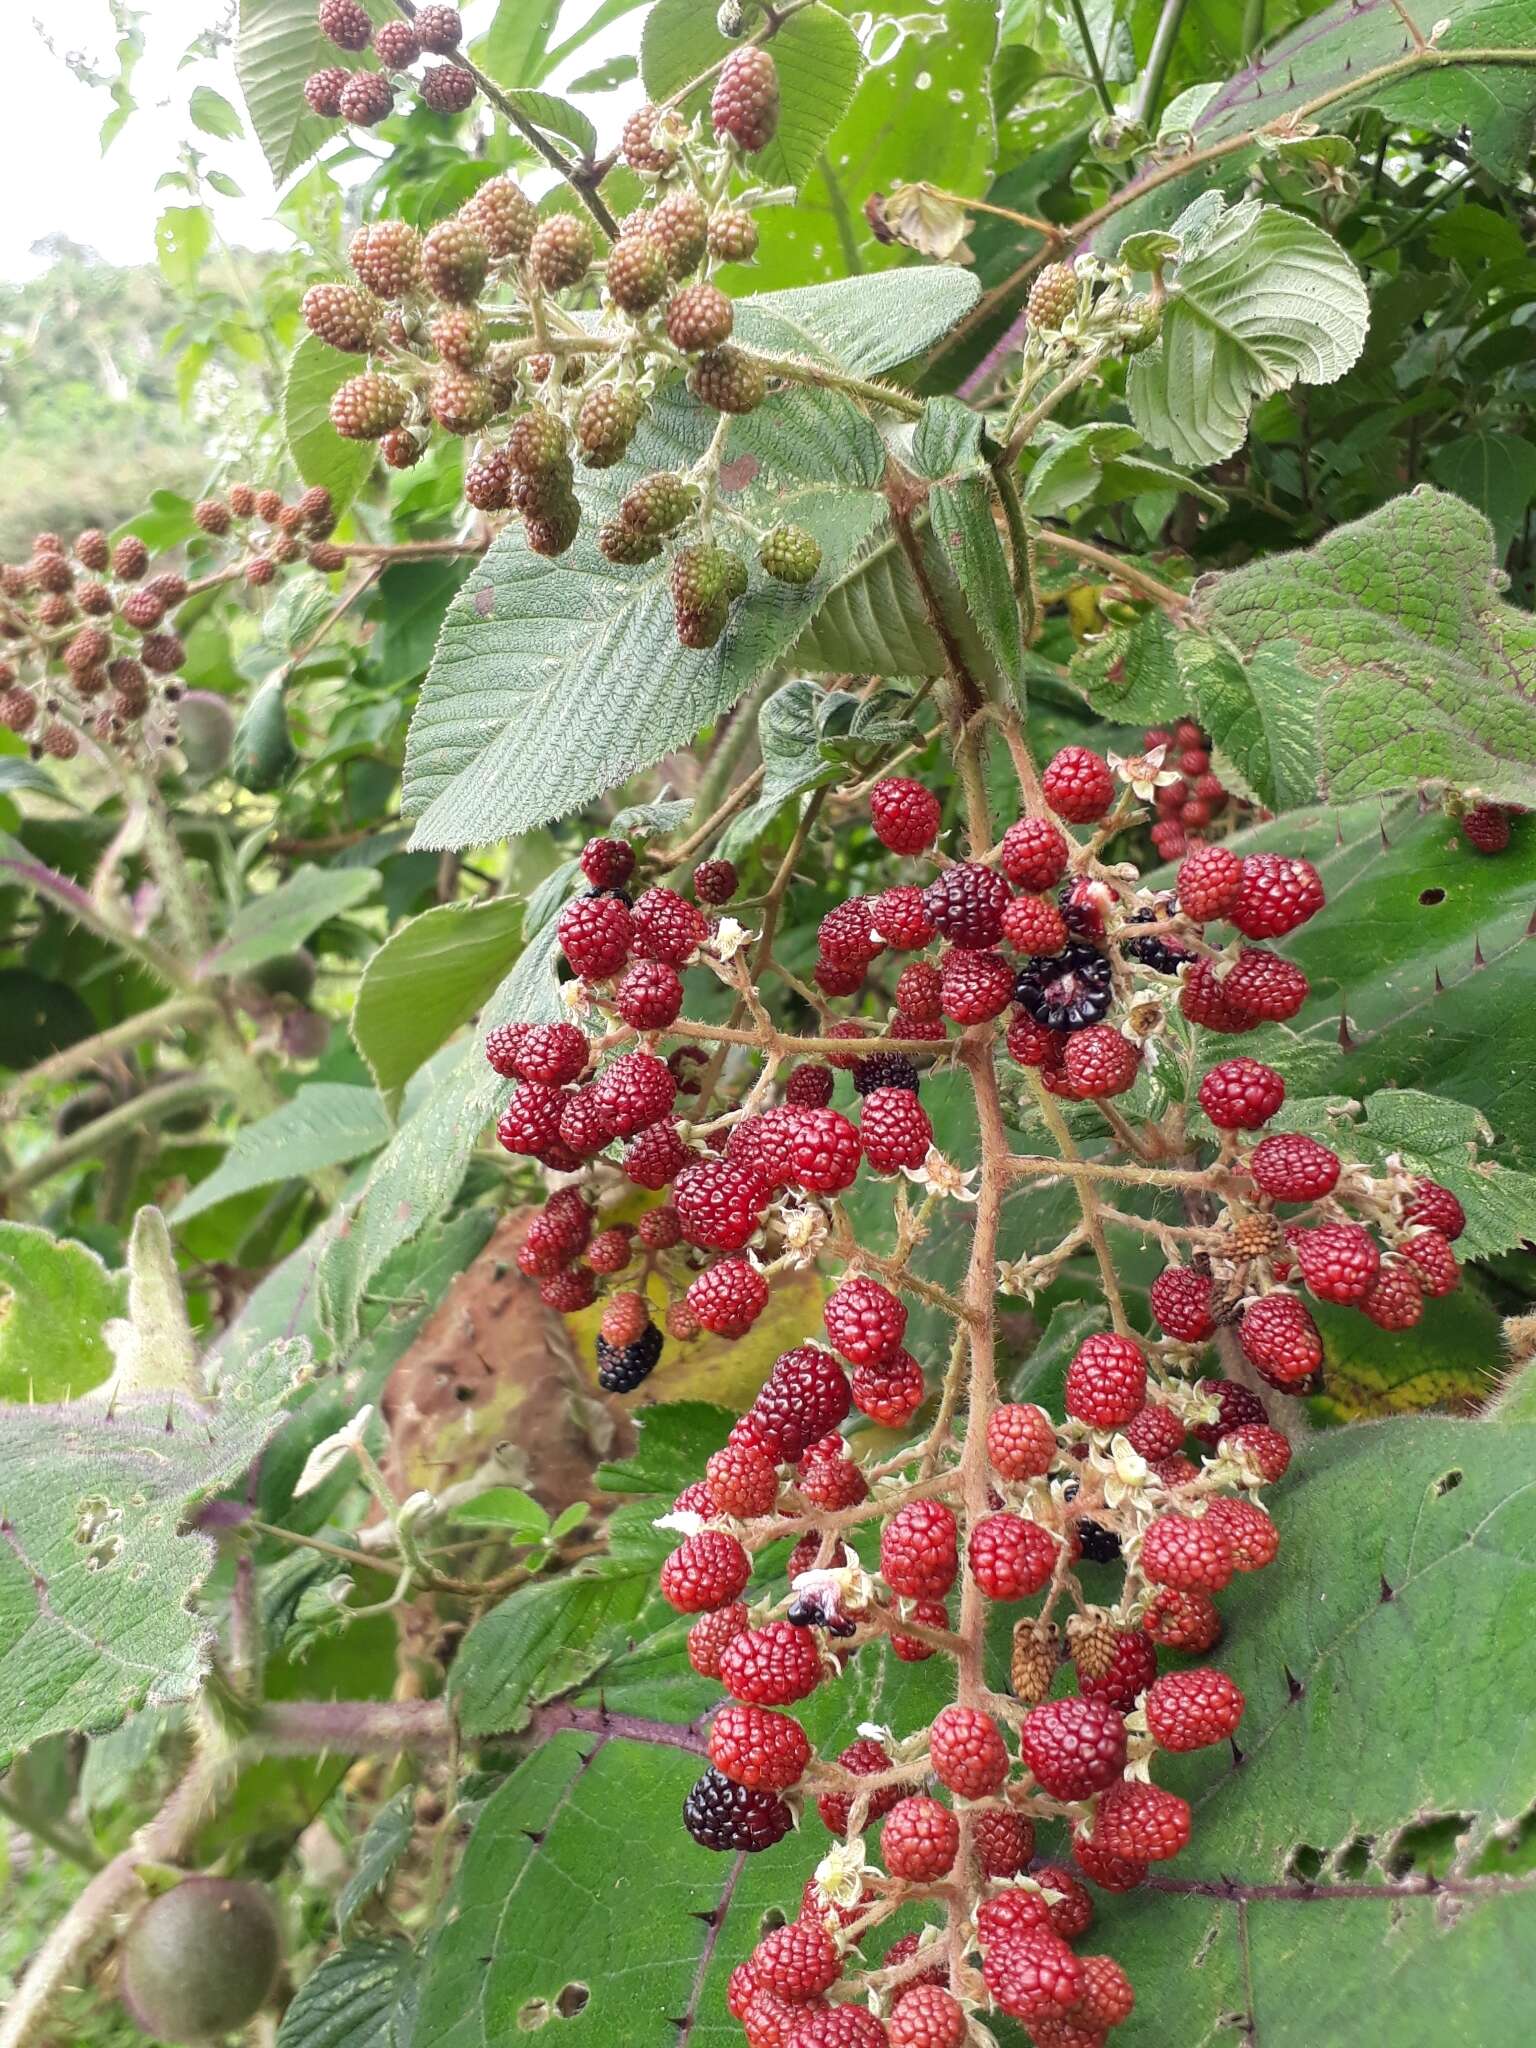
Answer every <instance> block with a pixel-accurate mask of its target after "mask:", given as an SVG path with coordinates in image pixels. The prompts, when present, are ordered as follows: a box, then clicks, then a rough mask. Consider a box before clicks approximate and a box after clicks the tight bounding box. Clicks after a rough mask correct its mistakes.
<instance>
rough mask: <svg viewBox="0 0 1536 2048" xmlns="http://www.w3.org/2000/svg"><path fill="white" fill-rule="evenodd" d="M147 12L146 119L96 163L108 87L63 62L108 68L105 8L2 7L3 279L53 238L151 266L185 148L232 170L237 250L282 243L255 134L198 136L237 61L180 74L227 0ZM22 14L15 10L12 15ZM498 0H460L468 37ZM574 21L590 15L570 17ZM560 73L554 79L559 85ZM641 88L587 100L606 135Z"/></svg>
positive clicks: (229, 210)
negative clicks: (74, 54) (190, 107)
mask: <svg viewBox="0 0 1536 2048" xmlns="http://www.w3.org/2000/svg"><path fill="white" fill-rule="evenodd" d="M134 4H135V5H136V7H137V9H138V11H139V12H140V13H141V14H142V15H143V17H144V21H143V29H144V34H145V40H146V48H145V53H144V56H143V57H142V58H141V59H140V62H139V67H138V70H137V72H136V73H135V76H134V85H133V91H134V97H135V98H136V99H137V101H138V103H139V111H138V112H137V113H136V114H135V115H134V116H133V117H132V119H131V120H130V121H129V123H128V125H127V127H126V128H125V129H124V130H123V131H122V132H121V133H120V134H119V135H118V137H117V139H116V141H115V142H114V143H113V144H112V146H111V148H110V149H109V150H108V151H107V154H106V155H105V157H103V156H102V154H101V148H100V143H99V140H98V136H99V132H100V129H101V124H102V122H103V120H104V119H105V117H106V115H107V113H108V112H109V111H110V109H111V100H110V98H109V96H108V94H107V93H106V91H105V90H101V91H93V90H92V89H91V88H90V87H88V86H85V85H82V84H81V83H80V82H79V81H78V80H77V79H76V78H74V77H73V76H72V75H71V73H70V72H69V71H68V70H67V69H66V67H65V65H64V63H63V61H62V53H64V52H68V51H80V52H82V53H83V54H84V55H85V56H86V57H87V58H88V59H89V60H90V62H91V65H92V68H93V69H95V70H99V71H106V72H112V71H115V69H116V64H115V60H114V57H113V48H114V33H113V28H112V19H111V15H110V12H109V10H108V7H107V0H46V6H44V4H43V0H0V15H4V16H5V17H7V18H6V20H5V24H4V27H5V46H6V47H5V55H4V61H3V66H0V192H3V193H4V195H5V203H4V205H3V206H0V277H5V278H11V279H20V278H26V277H29V276H32V275H34V274H35V272H36V271H37V269H38V267H39V266H38V263H37V260H36V259H35V258H34V257H32V256H31V255H30V254H29V253H28V252H29V251H30V249H31V247H32V245H33V244H34V243H35V242H38V241H40V240H41V239H42V238H43V237H44V236H46V235H50V234H65V235H68V236H70V237H71V238H72V239H73V240H75V241H78V242H83V243H86V244H87V245H88V246H90V247H91V248H94V249H96V250H97V251H99V253H100V254H101V255H103V256H104V257H106V258H107V259H108V260H109V261H110V262H114V263H148V262H153V260H154V253H155V246H154V230H155V220H156V218H157V216H158V215H159V213H160V211H161V209H162V208H163V207H165V206H168V205H176V204H178V203H181V202H182V195H179V194H178V193H176V192H168V193H158V192H157V191H156V190H155V187H156V184H157V182H158V181H159V178H160V176H161V174H162V173H163V172H165V171H166V170H169V169H173V168H174V167H175V164H176V160H177V155H178V151H179V148H180V144H181V142H182V141H183V139H190V140H192V141H194V142H196V143H197V144H198V146H199V147H200V148H201V149H202V150H203V151H204V152H205V155H206V159H207V165H208V167H210V168H214V169H218V170H222V171H225V172H227V173H228V174H229V176H230V177H232V178H233V179H234V180H235V182H236V184H237V185H239V186H240V188H241V190H242V192H243V193H244V195H245V196H244V198H243V199H239V200H232V199H221V200H218V201H217V202H216V204H217V207H218V217H219V225H220V228H221V230H222V232H223V233H224V235H225V237H226V238H227V239H228V240H229V241H230V242H233V243H244V244H246V245H248V246H252V247H262V246H267V247H272V246H277V245H280V244H281V243H282V241H283V240H284V239H285V236H284V233H283V231H282V230H281V229H280V228H278V227H277V226H276V225H275V224H274V223H273V222H272V221H271V219H270V214H271V209H272V206H273V203H274V199H275V194H274V192H273V188H272V182H271V178H270V175H269V173H268V171H267V167H266V164H265V162H264V160H263V158H262V155H261V151H260V150H259V149H258V148H257V146H256V144H255V142H254V141H253V140H251V139H250V138H249V137H247V139H246V140H245V141H243V142H220V141H217V140H215V139H214V138H212V137H210V136H204V135H199V134H198V133H197V131H196V130H195V129H194V128H193V127H192V124H191V121H190V120H189V119H188V117H187V102H188V99H189V98H190V96H191V93H192V89H193V87H194V86H196V85H200V84H206V85H211V86H214V87H215V88H216V89H217V90H218V91H220V92H222V93H223V94H224V96H225V98H226V99H228V100H230V101H232V102H233V103H234V105H235V106H236V107H237V108H238V109H239V110H240V113H241V118H242V121H243V120H244V113H245V110H244V105H243V102H242V101H241V98H240V92H239V87H238V85H237V84H236V81H235V76H234V64H233V60H232V55H231V53H228V52H226V53H225V54H224V55H223V56H221V57H220V58H219V59H218V60H216V61H213V62H210V61H207V60H204V59H199V60H197V61H196V62H194V63H191V64H188V65H187V66H186V68H185V69H181V68H179V67H180V65H181V60H182V58H183V56H184V55H185V53H186V50H187V46H188V45H189V44H190V43H191V42H192V40H193V39H194V38H195V37H196V36H197V35H199V34H200V33H201V32H202V31H203V30H204V29H205V28H206V27H207V26H208V24H209V21H210V19H213V20H218V19H219V18H220V17H221V15H222V13H223V0H134ZM13 10H14V13H13ZM494 11H495V7H494V0H464V6H463V12H464V18H465V22H466V24H467V25H468V27H469V29H470V31H471V33H472V34H474V33H477V32H479V31H480V30H481V29H483V28H484V26H485V25H486V23H487V21H488V19H489V18H490V16H491V15H492V14H493V13H494ZM568 12H569V15H570V18H571V19H572V20H580V19H581V18H582V17H583V16H584V15H586V14H588V13H590V12H591V7H590V6H585V5H576V6H572V7H571V8H570V9H569V10H568ZM38 16H43V17H44V18H45V20H46V26H47V30H48V35H49V38H50V40H51V41H52V42H53V44H54V46H55V48H56V49H57V50H58V51H59V52H60V53H61V55H60V56H59V57H55V56H52V55H50V53H49V51H48V49H47V47H46V45H45V44H44V42H43V40H42V38H41V36H40V35H39V34H38V32H37V29H36V27H35V25H34V21H35V18H36V17H38ZM641 19H642V17H641V16H640V15H638V14H636V15H630V16H628V17H626V18H625V19H624V20H622V21H620V22H618V23H616V24H615V25H614V27H613V28H612V29H610V30H608V31H607V32H606V33H605V34H602V35H599V36H597V37H595V38H594V39H593V41H592V42H591V43H589V44H588V45H587V46H586V48H585V49H583V50H582V51H580V52H579V53H578V54H577V56H576V57H575V58H574V59H573V60H572V63H571V65H570V67H569V68H570V70H571V71H573V72H575V73H576V74H577V75H579V74H580V73H581V72H583V71H585V70H588V69H590V68H592V67H593V66H595V65H597V64H599V63H600V62H601V61H602V60H603V59H604V58H605V57H607V56H609V55H611V54H613V53H614V52H615V51H617V50H623V49H625V48H629V49H633V48H634V47H635V38H636V37H637V36H638V24H639V22H640V20H641ZM560 82H561V81H560V80H559V78H558V75H557V77H556V79H554V80H551V81H550V83H551V84H552V85H555V86H556V87H558V85H559V83H560ZM635 97H636V88H635V87H634V86H633V85H630V86H621V87H620V88H619V89H618V91H617V92H616V93H610V94H604V95H601V96H597V97H596V98H594V99H590V100H586V101H585V104H586V106H587V111H588V112H589V113H590V114H591V115H592V118H593V120H594V121H595V122H596V123H597V126H598V128H599V130H600V131H603V130H606V129H607V128H608V127H609V126H610V125H612V121H613V118H614V115H615V113H616V112H621V111H622V112H627V111H628V107H629V105H630V104H632V102H633V100H634V98H635Z"/></svg>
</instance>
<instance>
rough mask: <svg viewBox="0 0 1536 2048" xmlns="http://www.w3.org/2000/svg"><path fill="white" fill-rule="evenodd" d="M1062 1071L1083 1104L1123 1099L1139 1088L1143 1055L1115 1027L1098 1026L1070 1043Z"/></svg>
mask: <svg viewBox="0 0 1536 2048" xmlns="http://www.w3.org/2000/svg"><path fill="white" fill-rule="evenodd" d="M1062 1071H1063V1073H1064V1075H1065V1077H1066V1080H1067V1083H1068V1085H1069V1087H1070V1088H1071V1090H1072V1093H1073V1094H1074V1095H1075V1096H1076V1097H1078V1099H1079V1100H1085V1101H1093V1100H1096V1099H1098V1098H1100V1097H1103V1096H1109V1095H1123V1094H1124V1093H1125V1091H1126V1090H1127V1089H1128V1088H1132V1087H1134V1086H1135V1084H1136V1076H1137V1075H1138V1074H1139V1073H1140V1072H1141V1052H1140V1050H1139V1048H1138V1047H1136V1046H1134V1045H1133V1044H1132V1043H1131V1041H1130V1040H1129V1039H1128V1038H1126V1037H1124V1036H1123V1035H1122V1033H1120V1032H1118V1031H1117V1030H1116V1029H1115V1028H1114V1026H1113V1025H1112V1024H1094V1025H1091V1026H1090V1027H1089V1029H1088V1030H1086V1031H1076V1032H1074V1033H1073V1034H1072V1036H1071V1037H1070V1038H1069V1039H1068V1040H1067V1049H1066V1052H1065V1054H1064V1055H1063V1057H1062Z"/></svg>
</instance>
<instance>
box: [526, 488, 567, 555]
mask: <svg viewBox="0 0 1536 2048" xmlns="http://www.w3.org/2000/svg"><path fill="white" fill-rule="evenodd" d="M580 526H581V507H580V506H579V505H578V504H577V502H576V500H575V498H574V497H573V496H572V495H571V494H570V492H567V493H566V494H565V496H564V498H562V499H560V500H558V501H557V502H556V503H555V504H554V505H553V506H552V507H551V508H550V510H549V511H548V512H547V513H545V515H544V516H543V517H542V518H540V519H528V520H525V521H524V523H523V532H524V533H525V534H526V536H527V539H528V545H529V547H530V548H532V550H533V552H534V553H535V554H536V555H563V554H564V553H565V551H566V549H567V548H568V547H569V546H570V545H571V543H572V541H574V540H575V538H576V535H577V532H578V530H579V528H580Z"/></svg>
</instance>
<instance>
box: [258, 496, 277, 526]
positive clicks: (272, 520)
mask: <svg viewBox="0 0 1536 2048" xmlns="http://www.w3.org/2000/svg"><path fill="white" fill-rule="evenodd" d="M256 512H257V516H258V517H259V518H262V519H264V520H265V521H266V522H267V524H268V526H276V524H277V522H278V520H279V519H281V517H282V516H283V494H282V492H281V491H274V490H271V489H270V488H269V489H267V490H265V491H258V492H257V493H256Z"/></svg>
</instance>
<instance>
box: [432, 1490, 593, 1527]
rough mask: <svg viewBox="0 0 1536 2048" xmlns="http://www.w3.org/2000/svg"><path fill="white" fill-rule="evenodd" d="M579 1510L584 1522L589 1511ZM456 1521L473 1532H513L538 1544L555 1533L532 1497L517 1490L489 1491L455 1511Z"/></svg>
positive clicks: (476, 1496) (582, 1508) (477, 1495)
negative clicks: (464, 1524)
mask: <svg viewBox="0 0 1536 2048" xmlns="http://www.w3.org/2000/svg"><path fill="white" fill-rule="evenodd" d="M579 1506H580V1515H581V1517H582V1518H584V1517H585V1515H586V1512H587V1511H586V1508H585V1506H584V1505H580V1504H579ZM453 1519H454V1520H455V1521H456V1522H464V1523H466V1524H467V1525H468V1526H469V1527H470V1528H472V1529H510V1530H514V1531H515V1532H516V1533H517V1534H518V1535H520V1536H526V1537H529V1538H530V1539H535V1540H536V1539H537V1538H538V1537H541V1536H547V1535H551V1534H553V1533H554V1532H553V1531H552V1530H551V1528H550V1522H549V1516H548V1515H547V1514H545V1512H544V1510H543V1508H541V1507H540V1506H539V1504H538V1502H537V1501H536V1500H535V1499H534V1498H533V1495H532V1494H531V1493H524V1492H523V1491H522V1490H521V1488H519V1487H516V1486H491V1487H488V1488H487V1489H486V1491H485V1492H484V1493H477V1494H476V1495H475V1497H474V1499H473V1500H467V1501H465V1502H464V1503H463V1504H462V1506H460V1507H456V1508H455V1509H454V1510H453ZM563 1519H564V1518H563V1517H562V1520H563ZM561 1533H564V1532H563V1531H562V1532H561Z"/></svg>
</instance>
